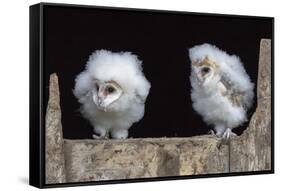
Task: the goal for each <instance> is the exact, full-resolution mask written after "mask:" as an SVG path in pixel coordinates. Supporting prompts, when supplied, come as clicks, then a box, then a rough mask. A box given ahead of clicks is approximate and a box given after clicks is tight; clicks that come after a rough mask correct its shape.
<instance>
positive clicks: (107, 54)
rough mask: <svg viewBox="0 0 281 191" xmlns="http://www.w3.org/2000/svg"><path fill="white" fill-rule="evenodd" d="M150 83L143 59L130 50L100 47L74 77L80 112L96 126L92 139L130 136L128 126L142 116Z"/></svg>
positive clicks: (75, 93)
mask: <svg viewBox="0 0 281 191" xmlns="http://www.w3.org/2000/svg"><path fill="white" fill-rule="evenodd" d="M149 89H150V83H149V82H148V81H147V79H146V78H145V76H144V74H143V72H142V62H141V61H140V60H139V59H138V58H137V56H136V55H133V54H131V53H130V52H119V53H114V52H111V51H107V50H97V51H95V52H94V53H93V54H92V55H91V56H90V58H89V60H88V62H87V65H86V68H85V70H84V71H82V72H81V73H80V74H79V75H78V76H77V77H76V79H75V88H74V91H73V93H74V95H75V97H76V98H77V99H78V101H79V103H81V108H80V111H81V113H82V115H83V116H84V117H85V118H86V119H88V120H89V122H90V123H91V124H92V126H93V127H94V132H95V134H94V135H93V138H108V137H109V134H110V135H111V137H112V138H114V139H122V138H127V137H128V129H129V128H130V127H131V126H132V124H133V123H135V122H138V121H139V120H140V119H142V117H143V115H144V109H145V101H146V98H147V96H148V93H149Z"/></svg>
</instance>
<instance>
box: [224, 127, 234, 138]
mask: <svg viewBox="0 0 281 191" xmlns="http://www.w3.org/2000/svg"><path fill="white" fill-rule="evenodd" d="M231 136H233V137H236V136H237V135H236V134H235V133H233V132H232V131H231V129H230V128H227V129H226V130H225V132H224V133H223V135H222V138H223V139H226V140H228V139H229V138H230V137H231Z"/></svg>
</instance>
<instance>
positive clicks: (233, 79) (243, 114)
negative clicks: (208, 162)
mask: <svg viewBox="0 0 281 191" xmlns="http://www.w3.org/2000/svg"><path fill="white" fill-rule="evenodd" d="M189 57H190V60H191V75H190V82H191V86H192V90H191V99H192V102H193V104H192V106H193V108H194V110H195V111H196V112H197V113H198V114H200V115H201V116H202V117H203V120H204V121H205V122H206V123H207V124H209V125H213V126H214V130H215V132H216V135H218V136H222V137H223V138H227V139H228V138H229V137H230V135H235V134H234V133H233V132H232V129H233V128H236V127H238V126H239V125H241V124H242V123H244V122H246V121H247V110H248V109H249V108H250V107H251V105H252V102H253V96H254V93H253V89H254V84H253V83H251V81H250V78H249V76H248V74H247V73H246V71H245V69H244V67H243V64H242V63H241V61H240V59H239V57H237V56H235V55H228V54H227V53H226V52H224V51H222V50H220V49H218V48H217V47H215V46H212V45H210V44H202V45H197V46H194V47H193V48H191V49H189Z"/></svg>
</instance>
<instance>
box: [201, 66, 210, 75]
mask: <svg viewBox="0 0 281 191" xmlns="http://www.w3.org/2000/svg"><path fill="white" fill-rule="evenodd" d="M209 71H210V68H208V67H204V68H202V72H203V73H205V74H206V73H208V72H209Z"/></svg>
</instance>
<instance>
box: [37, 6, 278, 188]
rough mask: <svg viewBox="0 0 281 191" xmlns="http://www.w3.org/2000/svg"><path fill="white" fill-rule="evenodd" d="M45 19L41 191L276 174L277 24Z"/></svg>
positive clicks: (171, 16)
mask: <svg viewBox="0 0 281 191" xmlns="http://www.w3.org/2000/svg"><path fill="white" fill-rule="evenodd" d="M40 11H41V13H42V17H41V24H42V31H41V34H42V44H41V46H42V47H41V48H42V60H41V61H42V76H41V77H42V84H41V86H42V105H43V112H44V113H43V114H42V115H43V116H44V118H43V119H42V124H43V125H42V127H41V128H42V130H43V132H44V135H43V136H44V143H45V144H44V148H42V149H43V155H44V164H43V168H42V173H43V177H44V184H45V185H58V184H67V183H97V182H104V183H106V182H111V181H113V182H114V181H134V180H135V181H137V180H147V181H149V180H152V179H151V178H160V179H161V178H162V179H164V178H167V179H169V178H189V177H196V176H212V175H215V176H218V175H221V176H224V175H231V174H233V175H235V173H238V174H239V173H241V174H243V173H244V174H247V173H252V174H255V173H263V172H264V173H266V172H267V173H268V172H272V170H273V164H272V160H273V159H272V156H273V153H272V147H273V145H272V142H273V141H272V133H273V126H272V120H271V118H272V110H271V108H272V97H271V92H272V88H271V84H272V82H271V77H272V61H271V60H272V58H271V57H272V38H273V31H272V28H273V22H272V18H264V17H247V16H243V17H242V16H241V17H240V16H227V15H207V14H192V13H177V12H163V11H149V10H128V9H110V8H98V7H79V6H63V5H56V4H46V5H41V9H40Z"/></svg>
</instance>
